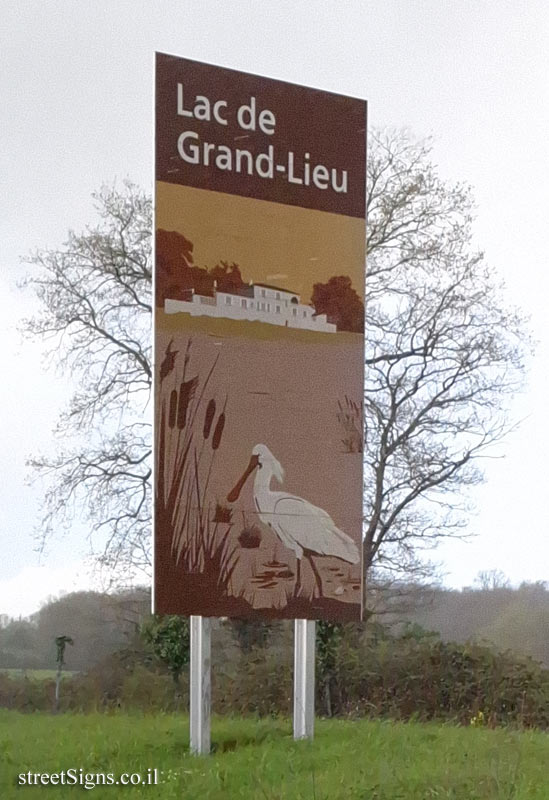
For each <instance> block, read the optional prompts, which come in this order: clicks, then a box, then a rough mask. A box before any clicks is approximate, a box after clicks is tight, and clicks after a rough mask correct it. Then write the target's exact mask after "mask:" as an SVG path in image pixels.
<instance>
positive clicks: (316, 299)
mask: <svg viewBox="0 0 549 800" xmlns="http://www.w3.org/2000/svg"><path fill="white" fill-rule="evenodd" d="M311 304H312V305H313V306H314V309H315V311H316V313H317V314H326V315H327V317H328V321H329V322H334V323H335V324H336V325H337V329H338V331H353V332H354V333H361V332H362V331H363V330H364V303H363V302H362V300H361V299H360V297H359V296H358V293H357V291H356V289H353V287H352V285H351V279H350V278H349V277H347V276H345V275H337V276H335V277H332V278H330V279H329V280H328V282H327V283H315V285H314V286H313V295H312V297H311Z"/></svg>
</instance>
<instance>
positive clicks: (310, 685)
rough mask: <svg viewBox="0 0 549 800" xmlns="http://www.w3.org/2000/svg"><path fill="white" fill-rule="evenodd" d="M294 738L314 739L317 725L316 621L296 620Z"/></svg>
mask: <svg viewBox="0 0 549 800" xmlns="http://www.w3.org/2000/svg"><path fill="white" fill-rule="evenodd" d="M294 632H295V633H294V739H312V738H313V734H314V725H315V621H314V620H311V619H296V620H294Z"/></svg>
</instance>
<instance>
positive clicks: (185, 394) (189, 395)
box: [177, 377, 198, 430]
mask: <svg viewBox="0 0 549 800" xmlns="http://www.w3.org/2000/svg"><path fill="white" fill-rule="evenodd" d="M197 384H198V377H194V378H191V379H190V380H188V381H183V383H182V384H181V386H180V387H179V403H178V405H177V427H178V428H179V430H182V429H183V428H184V427H185V425H186V424H187V411H188V410H189V406H190V404H191V403H192V400H193V397H194V393H195V391H196V386H197Z"/></svg>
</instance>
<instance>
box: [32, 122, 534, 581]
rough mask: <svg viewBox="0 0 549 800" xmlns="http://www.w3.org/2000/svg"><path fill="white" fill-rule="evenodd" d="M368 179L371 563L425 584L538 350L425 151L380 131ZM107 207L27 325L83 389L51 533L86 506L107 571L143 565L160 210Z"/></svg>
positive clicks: (45, 281) (63, 261) (50, 462)
mask: <svg viewBox="0 0 549 800" xmlns="http://www.w3.org/2000/svg"><path fill="white" fill-rule="evenodd" d="M368 184H369V193H368V242H367V245H368V280H367V303H366V339H367V357H366V363H367V369H366V381H367V386H366V394H365V398H364V416H365V440H364V441H365V443H364V449H365V464H366V474H365V495H366V521H365V539H364V556H365V564H366V567H367V569H368V570H375V571H376V574H377V575H378V577H380V578H386V577H390V579H391V580H394V576H395V575H403V574H406V573H407V574H409V573H410V572H413V573H415V574H417V573H418V572H419V573H422V572H423V573H424V574H429V565H428V564H425V562H424V561H423V560H422V558H421V555H422V554H421V552H420V551H421V548H422V547H423V546H425V545H426V546H431V545H432V544H433V543H434V542H436V540H437V539H439V538H440V537H444V536H451V535H459V534H461V533H462V526H463V524H464V521H465V519H466V513H462V512H466V510H467V509H466V508H464V507H463V498H464V494H463V489H464V488H466V487H468V486H471V485H474V484H475V483H478V482H479V481H480V480H481V478H482V474H481V471H480V470H479V467H478V460H479V458H480V457H481V456H486V455H488V454H489V453H490V448H491V446H492V445H493V444H494V443H495V442H497V441H498V440H500V439H501V437H502V436H504V434H505V433H506V432H507V431H508V429H509V423H508V421H507V419H506V415H505V410H504V399H505V396H506V395H509V394H512V393H513V392H515V391H516V390H517V388H518V387H519V386H520V383H521V380H522V367H523V355H524V351H525V347H527V346H528V341H527V336H526V335H525V334H524V330H525V327H524V321H523V319H522V318H521V316H520V315H519V314H518V313H517V312H516V311H514V310H512V309H508V308H506V306H505V303H504V302H503V300H502V297H501V293H500V290H499V288H498V286H497V282H496V281H495V278H494V275H493V274H492V272H491V271H490V269H489V268H488V267H487V266H486V264H485V262H484V259H483V256H482V254H480V253H477V252H475V251H474V250H473V249H472V246H471V238H472V234H471V225H472V219H473V210H474V208H473V202H472V198H471V193H470V191H469V190H468V188H467V187H465V186H461V185H457V186H453V185H448V184H447V183H445V182H444V181H442V180H441V179H440V178H439V177H438V175H437V171H436V169H435V167H434V166H433V164H432V161H431V155H430V151H429V145H428V143H422V142H419V143H418V142H416V141H415V140H413V138H412V137H410V136H409V135H408V134H406V133H401V132H391V131H389V132H381V133H374V134H373V135H372V136H371V140H370V148H369V165H368ZM97 202H98V210H99V213H100V224H99V225H98V227H97V228H94V229H90V230H88V231H86V232H85V233H84V234H82V235H80V236H77V235H75V234H73V233H71V234H70V236H69V240H68V242H67V243H66V245H65V246H64V247H63V248H61V249H60V250H55V251H44V252H41V253H36V254H34V256H33V257H32V258H31V259H30V263H31V264H32V266H33V272H32V273H31V275H30V277H29V279H28V281H27V282H28V284H29V285H31V286H32V287H34V288H35V289H36V291H37V293H38V296H39V298H40V299H41V301H42V308H43V314H42V315H41V316H40V317H39V318H36V319H34V320H30V321H29V322H28V323H27V330H28V331H30V332H31V333H34V334H37V335H39V336H44V335H50V336H52V337H53V342H54V348H55V353H56V355H57V356H58V357H59V359H60V362H61V363H62V364H63V365H65V366H67V367H69V368H70V369H71V371H72V372H73V373H76V374H77V375H78V376H79V377H80V384H79V388H78V390H77V391H76V393H75V395H74V397H73V400H72V402H71V404H70V406H69V409H68V410H67V411H66V413H64V414H63V416H62V417H61V420H60V428H59V431H60V433H61V434H62V436H63V438H64V439H65V438H66V437H68V436H69V434H71V433H73V434H77V437H76V441H75V442H74V446H73V447H72V449H66V448H60V450H59V452H58V453H57V454H56V455H55V456H54V457H53V458H51V459H47V458H37V459H35V460H34V465H35V466H36V467H38V468H39V469H40V470H41V471H43V472H44V471H45V472H48V473H49V475H50V477H51V479H52V481H51V484H50V489H49V492H48V495H47V508H46V512H47V521H48V526H47V527H46V534H47V532H48V530H50V529H51V522H52V520H53V519H54V518H56V517H57V516H58V515H59V514H61V515H67V516H68V518H70V514H71V513H72V512H73V511H74V506H75V505H76V506H77V507H78V504H79V503H82V502H83V504H84V506H85V510H86V511H87V513H88V516H89V518H90V520H91V523H92V529H98V528H103V529H105V530H106V531H107V532H108V535H107V538H106V543H105V542H104V543H103V549H102V551H101V554H100V558H101V560H102V562H103V563H104V564H106V565H108V566H109V567H110V568H115V567H120V566H123V567H127V566H128V565H138V566H140V567H143V568H145V569H146V568H147V565H148V562H149V546H150V507H149V487H150V427H149V422H148V417H147V418H146V420H145V421H144V417H143V411H144V409H145V407H146V404H147V402H148V398H149V393H150V386H151V364H150V338H151V337H150V319H151V300H150V296H151V265H150V233H151V203H150V200H149V199H148V198H147V197H146V196H145V195H144V194H143V193H142V192H141V191H140V190H139V189H137V188H136V187H134V186H131V185H127V186H126V187H125V188H124V190H123V191H121V192H120V191H116V190H114V189H110V190H103V191H102V192H101V193H100V194H99V195H98V196H97ZM352 400H353V402H355V403H356V404H360V398H352ZM79 434H80V436H79Z"/></svg>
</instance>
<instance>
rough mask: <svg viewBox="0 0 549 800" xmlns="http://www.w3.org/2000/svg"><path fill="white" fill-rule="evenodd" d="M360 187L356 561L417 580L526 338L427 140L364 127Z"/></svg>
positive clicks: (496, 432)
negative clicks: (364, 181)
mask: <svg viewBox="0 0 549 800" xmlns="http://www.w3.org/2000/svg"><path fill="white" fill-rule="evenodd" d="M368 183H369V195H368V272H367V275H368V277H367V303H366V391H365V398H364V402H365V407H364V409H365V445H364V446H365V502H366V520H365V537H364V559H365V567H366V570H368V569H371V568H375V570H376V574H377V575H378V576H388V575H392V576H394V574H395V573H396V574H403V573H408V574H409V573H410V572H412V573H416V574H418V573H419V574H424V575H426V574H429V572H430V565H429V564H428V563H427V564H426V563H425V561H423V560H422V559H421V552H420V551H421V550H422V548H423V547H432V546H433V544H435V543H436V541H437V540H438V539H440V538H441V537H447V536H452V535H460V534H461V533H462V532H463V526H464V524H465V522H466V520H467V510H468V509H467V494H466V493H465V494H464V493H463V489H464V488H465V487H469V486H472V485H474V484H477V483H478V482H479V481H481V480H482V472H481V470H480V469H479V465H478V462H479V459H480V458H481V457H487V456H489V455H490V454H491V453H492V452H493V451H492V446H493V445H494V444H495V443H496V442H498V441H499V440H501V438H502V437H503V436H504V435H505V434H506V433H507V432H508V431H509V429H510V423H509V421H508V419H507V415H506V410H505V406H506V401H505V398H506V396H507V395H511V394H513V393H514V392H516V391H517V390H518V389H519V387H520V385H521V382H522V379H523V359H524V355H525V350H526V348H527V347H528V344H529V343H528V337H527V335H526V333H525V330H526V328H525V323H524V319H523V318H522V317H521V315H520V314H519V313H518V312H517V311H516V310H514V309H510V308H507V307H506V305H505V303H504V301H503V299H502V292H501V287H499V286H498V283H497V281H496V279H495V276H494V274H493V272H492V271H491V270H490V269H489V268H488V267H487V265H486V264H485V262H484V258H483V255H482V254H481V253H478V252H475V251H474V250H473V249H472V247H471V239H472V234H471V225H472V220H473V210H474V209H473V202H472V198H471V193H470V191H469V189H468V188H467V187H465V186H461V185H457V186H452V185H448V184H446V183H444V182H443V181H441V180H440V178H439V177H438V175H437V172H436V169H435V167H434V166H433V164H432V162H431V160H430V152H429V145H428V143H424V142H423V143H417V142H415V141H414V140H413V139H412V138H411V137H409V136H408V135H407V134H406V133H391V132H389V133H387V132H384V133H377V134H374V135H373V136H372V142H371V147H370V160H369V165H368Z"/></svg>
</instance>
